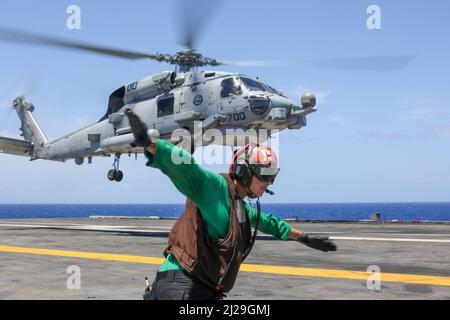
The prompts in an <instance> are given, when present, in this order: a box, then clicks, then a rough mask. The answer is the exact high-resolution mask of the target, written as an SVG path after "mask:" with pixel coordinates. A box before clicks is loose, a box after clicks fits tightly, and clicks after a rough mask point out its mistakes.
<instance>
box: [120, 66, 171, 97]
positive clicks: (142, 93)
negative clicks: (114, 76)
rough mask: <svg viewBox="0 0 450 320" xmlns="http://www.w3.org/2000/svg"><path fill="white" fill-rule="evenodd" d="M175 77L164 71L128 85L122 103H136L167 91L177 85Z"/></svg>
mask: <svg viewBox="0 0 450 320" xmlns="http://www.w3.org/2000/svg"><path fill="white" fill-rule="evenodd" d="M176 77H177V73H176V72H173V71H165V72H161V73H157V74H154V75H151V76H149V77H147V78H144V79H142V80H140V81H136V82H134V83H132V84H129V85H127V86H126V87H125V96H124V97H123V102H124V103H125V104H128V103H137V102H140V101H143V100H147V99H151V98H154V97H156V96H157V95H160V94H161V93H163V92H165V91H169V90H170V89H172V88H173V87H175V86H176V85H177V82H176Z"/></svg>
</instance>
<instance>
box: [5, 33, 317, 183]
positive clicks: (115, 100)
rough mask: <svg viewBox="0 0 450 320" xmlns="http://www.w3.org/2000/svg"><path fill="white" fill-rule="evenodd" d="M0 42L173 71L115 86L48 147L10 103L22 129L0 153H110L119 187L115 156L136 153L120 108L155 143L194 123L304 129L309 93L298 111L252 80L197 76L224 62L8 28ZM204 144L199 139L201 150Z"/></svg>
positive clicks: (60, 157)
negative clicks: (149, 62)
mask: <svg viewBox="0 0 450 320" xmlns="http://www.w3.org/2000/svg"><path fill="white" fill-rule="evenodd" d="M0 38H3V39H7V40H14V41H21V42H31V43H38V44H47V45H53V46H64V47H71V48H77V49H84V50H88V51H94V52H101V53H104V54H108V55H114V56H121V57H127V58H132V59H136V58H150V59H153V60H157V61H162V62H167V63H170V64H172V65H175V66H176V71H165V72H161V73H157V74H154V75H151V76H149V77H146V78H144V79H142V80H140V81H136V82H134V83H132V84H129V85H125V86H122V87H120V88H119V89H117V90H116V91H114V92H113V93H112V94H111V96H110V98H109V105H108V110H107V112H106V114H105V115H104V116H103V117H102V118H101V119H99V120H98V121H97V122H96V123H94V124H91V125H88V126H86V127H84V128H82V129H79V130H77V131H75V132H73V133H70V134H67V135H65V136H63V137H61V138H59V139H56V140H54V141H48V139H47V138H46V136H45V135H44V133H43V131H42V130H41V128H40V127H39V125H38V123H37V121H36V120H35V118H34V117H33V114H32V113H33V111H34V105H33V104H32V103H31V102H30V101H28V100H27V99H26V98H25V97H23V96H20V97H18V98H16V99H15V100H14V102H13V106H14V108H15V110H16V112H17V114H18V116H19V118H20V121H21V123H22V126H21V128H20V130H21V131H22V134H21V135H22V136H23V137H24V140H17V139H11V138H5V137H0V152H1V153H8V154H13V155H20V156H29V157H31V160H36V159H45V160H56V161H66V160H69V159H74V160H75V163H76V164H77V165H81V164H83V162H84V159H85V158H87V159H88V162H89V163H90V162H91V161H92V157H94V156H110V155H114V156H115V160H114V164H113V169H112V170H110V171H109V172H108V178H109V180H111V181H113V180H115V181H121V180H122V178H123V173H122V171H120V170H119V159H120V156H121V154H132V153H136V154H137V153H142V152H143V149H142V148H137V147H136V146H134V145H133V141H134V136H133V134H132V133H131V130H130V125H129V122H128V119H127V117H126V116H124V115H125V111H126V110H127V109H133V111H134V112H135V113H136V115H138V116H139V117H140V118H141V119H142V120H143V121H144V122H145V123H146V125H147V127H148V128H151V129H149V134H151V135H153V136H159V137H160V138H162V139H171V136H172V132H173V131H174V130H176V129H179V128H184V129H186V130H189V132H191V133H194V121H201V128H202V129H203V130H207V129H211V128H215V129H218V130H220V131H221V132H222V133H223V134H224V135H225V134H226V133H229V132H230V130H229V129H244V130H245V129H248V128H253V129H255V130H256V131H258V130H260V129H265V130H269V132H270V130H274V129H277V130H283V129H286V128H289V129H300V128H302V127H304V126H305V125H306V115H308V114H310V113H312V112H314V111H316V110H315V109H314V107H315V104H316V100H315V97H314V95H313V94H309V93H308V94H305V95H304V96H303V98H302V101H301V104H302V105H301V106H300V105H299V104H298V103H296V102H294V101H292V100H289V99H288V98H287V97H286V96H284V95H283V93H281V92H279V91H277V90H276V89H274V88H272V87H271V86H269V85H268V84H265V83H262V82H260V81H259V80H256V79H252V78H250V77H247V76H244V75H241V74H238V73H230V72H220V71H199V70H198V67H204V66H219V65H222V64H224V63H223V62H220V61H217V60H215V59H210V58H205V57H203V56H202V55H201V54H199V53H197V52H196V51H195V50H193V49H192V48H191V49H188V50H185V51H181V52H178V53H177V54H175V55H167V54H150V55H145V54H137V53H130V52H123V51H120V50H114V49H105V48H99V47H93V46H90V45H85V44H80V43H72V42H67V41H63V40H56V39H53V38H48V37H43V36H38V35H34V34H30V33H23V32H20V33H19V32H16V31H11V30H0ZM177 71H178V72H177ZM227 130H228V131H227ZM242 131H243V130H241V131H240V132H242ZM238 140H239V139H238ZM227 141H233V144H234V143H235V142H234V139H231V140H230V139H226V141H223V143H224V144H225V143H226V142H227ZM173 142H174V143H177V142H179V141H173ZM181 142H183V141H181ZM193 142H194V139H190V142H189V143H190V144H191V145H190V146H187V147H188V149H190V151H191V152H193V151H194V145H193ZM210 142H211V141H205V140H202V143H201V144H202V145H207V144H209V143H210ZM213 143H214V142H213Z"/></svg>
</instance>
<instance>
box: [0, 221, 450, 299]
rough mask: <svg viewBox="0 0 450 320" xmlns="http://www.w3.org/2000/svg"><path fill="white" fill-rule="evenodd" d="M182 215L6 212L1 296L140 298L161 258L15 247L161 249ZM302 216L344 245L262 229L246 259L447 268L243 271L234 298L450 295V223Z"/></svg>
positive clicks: (137, 252)
mask: <svg viewBox="0 0 450 320" xmlns="http://www.w3.org/2000/svg"><path fill="white" fill-rule="evenodd" d="M173 223H174V220H151V219H125V220H122V219H26V220H1V221H0V236H1V240H0V246H2V248H3V249H4V250H0V257H1V258H0V299H141V298H142V293H143V291H144V289H145V284H144V277H145V276H148V277H149V280H150V281H153V278H154V276H155V273H156V271H157V269H158V268H159V264H158V263H133V262H122V261H114V260H100V259H83V258H80V257H66V256H61V255H48V254H35V253H20V252H7V250H10V249H11V248H13V249H11V250H13V251H14V250H15V249H14V248H35V249H51V250H61V251H75V252H97V253H103V254H117V255H125V256H139V257H154V258H162V251H163V249H164V248H165V245H166V243H167V236H168V233H169V231H170V227H171V226H172V225H173ZM293 225H294V226H295V227H296V228H299V229H301V230H305V231H307V232H314V233H320V234H325V235H328V236H330V237H332V238H334V239H335V241H336V243H337V245H338V247H339V250H338V251H337V252H335V253H322V252H319V251H315V250H312V249H310V248H307V247H305V246H303V245H301V244H299V243H297V242H291V241H289V242H285V241H279V240H276V239H274V238H273V237H271V236H267V235H263V234H261V233H260V234H259V235H260V236H259V237H258V241H257V242H256V244H255V246H254V249H253V251H252V253H251V254H250V256H249V257H248V258H247V260H246V261H245V264H246V265H252V266H253V265H256V266H267V265H269V266H273V268H274V269H273V270H276V268H277V267H282V266H286V267H293V268H306V269H308V270H309V269H312V270H318V271H317V272H319V273H320V270H322V269H333V270H340V271H343V272H344V273H345V272H348V271H360V272H365V271H367V268H368V267H369V266H377V267H379V268H380V270H381V272H382V273H394V274H405V275H422V276H434V277H440V278H441V279H442V284H441V285H430V284H426V285H423V284H417V283H414V282H403V283H401V282H384V281H381V290H380V291H378V292H375V291H373V290H369V289H368V287H367V280H354V279H345V278H344V277H337V278H335V277H330V276H321V277H318V276H304V275H300V276H299V275H287V274H277V273H275V272H271V271H269V272H266V273H259V272H253V271H251V272H245V271H241V272H240V273H239V276H238V279H237V282H236V286H235V287H234V289H233V290H232V291H231V292H230V293H229V294H228V297H227V299H258V300H265V299H450V286H448V285H444V284H446V283H447V282H446V281H448V280H449V279H450V268H449V266H450V255H449V254H448V252H450V226H449V225H445V224H436V225H433V224H426V225H409V224H404V225H398V224H348V223H301V224H298V223H293ZM411 239H413V240H414V242H411V241H410V240H411ZM5 248H6V249H5ZM69 266H76V267H79V270H80V271H81V278H80V280H81V282H80V283H81V288H80V289H69V288H68V285H67V281H68V278H69V277H70V276H71V274H69V273H67V271H68V267H69ZM270 270H272V269H270Z"/></svg>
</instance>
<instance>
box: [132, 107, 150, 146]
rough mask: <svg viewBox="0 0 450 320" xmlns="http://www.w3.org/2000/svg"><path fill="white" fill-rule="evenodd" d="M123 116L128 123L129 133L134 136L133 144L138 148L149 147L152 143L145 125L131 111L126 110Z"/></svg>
mask: <svg viewBox="0 0 450 320" xmlns="http://www.w3.org/2000/svg"><path fill="white" fill-rule="evenodd" d="M125 114H126V115H127V117H128V121H129V122H130V127H131V131H132V132H133V134H134V139H135V140H134V144H135V145H136V146H138V147H144V148H147V147H149V146H150V144H151V143H152V139H151V138H150V137H149V135H148V133H147V126H146V125H145V123H143V122H142V121H141V119H139V117H138V116H137V115H136V114H135V113H134V112H133V111H132V110H131V109H127V111H125Z"/></svg>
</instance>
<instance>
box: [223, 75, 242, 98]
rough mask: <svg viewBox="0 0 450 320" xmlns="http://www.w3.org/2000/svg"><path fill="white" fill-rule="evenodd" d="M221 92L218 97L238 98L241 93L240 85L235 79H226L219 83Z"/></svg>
mask: <svg viewBox="0 0 450 320" xmlns="http://www.w3.org/2000/svg"><path fill="white" fill-rule="evenodd" d="M221 86H222V91H221V92H220V96H221V97H222V98H226V97H229V96H232V95H233V96H239V95H241V93H242V89H241V83H240V81H238V80H237V79H236V78H227V79H225V80H223V81H222V83H221Z"/></svg>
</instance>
